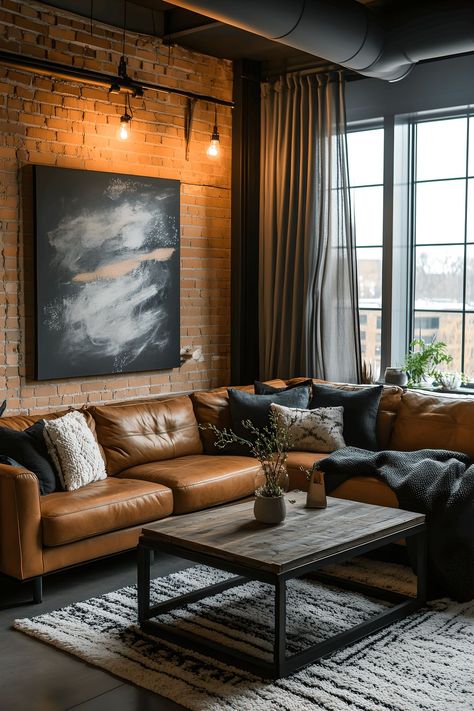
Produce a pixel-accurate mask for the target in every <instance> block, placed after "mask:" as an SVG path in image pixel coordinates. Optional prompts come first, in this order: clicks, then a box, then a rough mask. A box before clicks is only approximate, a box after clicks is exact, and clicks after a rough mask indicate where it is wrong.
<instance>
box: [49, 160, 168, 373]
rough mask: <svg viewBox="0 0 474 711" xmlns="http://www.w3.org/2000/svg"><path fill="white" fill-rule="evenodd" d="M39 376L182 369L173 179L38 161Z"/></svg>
mask: <svg viewBox="0 0 474 711" xmlns="http://www.w3.org/2000/svg"><path fill="white" fill-rule="evenodd" d="M35 204H36V377H37V379H38V380H47V379H52V378H67V377H78V376H87V375H101V374H112V373H128V372H136V371H144V370H159V369H163V368H173V367H175V366H177V365H179V360H180V358H179V181H177V180H163V179H158V178H147V177H139V176H134V175H121V174H117V173H99V172H95V171H85V170H70V169H67V168H50V167H45V166H35Z"/></svg>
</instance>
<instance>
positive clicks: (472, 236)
mask: <svg viewBox="0 0 474 711" xmlns="http://www.w3.org/2000/svg"><path fill="white" fill-rule="evenodd" d="M472 140H473V141H474V136H473V137H472ZM472 152H473V154H474V146H473V148H472ZM466 239H467V241H468V242H474V178H470V179H469V180H468V181H467V236H466Z"/></svg>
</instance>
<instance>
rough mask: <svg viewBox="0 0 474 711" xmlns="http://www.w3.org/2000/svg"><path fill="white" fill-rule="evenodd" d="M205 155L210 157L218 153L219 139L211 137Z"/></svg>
mask: <svg viewBox="0 0 474 711" xmlns="http://www.w3.org/2000/svg"><path fill="white" fill-rule="evenodd" d="M207 155H208V156H211V157H213V158H214V157H215V156H218V155H219V139H217V140H216V139H214V138H213V139H212V140H211V142H210V144H209V148H208V149H207Z"/></svg>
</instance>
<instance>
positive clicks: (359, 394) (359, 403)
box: [309, 385, 383, 451]
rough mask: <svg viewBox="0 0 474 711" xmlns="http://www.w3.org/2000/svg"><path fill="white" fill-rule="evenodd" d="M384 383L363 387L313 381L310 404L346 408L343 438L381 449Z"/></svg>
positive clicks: (310, 405)
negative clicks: (347, 387) (379, 425)
mask: <svg viewBox="0 0 474 711" xmlns="http://www.w3.org/2000/svg"><path fill="white" fill-rule="evenodd" d="M382 390H383V385H376V386H375V387H373V388H361V389H360V390H352V391H350V390H340V389H339V388H335V387H331V386H330V385H313V397H312V399H311V402H310V404H309V407H310V409H311V410H313V409H314V408H316V407H318V408H319V407H338V406H342V407H343V408H344V439H345V441H346V444H347V446H348V447H360V448H361V449H371V450H374V451H375V450H376V449H378V443H377V434H376V426H377V413H378V410H379V402H380V398H381V396H382Z"/></svg>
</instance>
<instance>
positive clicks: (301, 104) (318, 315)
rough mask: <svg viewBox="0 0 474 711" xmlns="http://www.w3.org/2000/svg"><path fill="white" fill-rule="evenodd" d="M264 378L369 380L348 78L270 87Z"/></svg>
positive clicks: (266, 103)
mask: <svg viewBox="0 0 474 711" xmlns="http://www.w3.org/2000/svg"><path fill="white" fill-rule="evenodd" d="M261 108H262V148H261V185H260V249H259V254H260V257H259V330H260V377H261V378H265V379H268V378H272V377H277V376H278V377H281V378H284V377H287V378H288V377H293V376H296V375H308V376H312V377H318V378H323V379H325V380H336V381H337V380H339V381H346V382H360V379H361V352H360V338H359V320H358V312H357V265H356V252H355V235H354V229H353V220H352V218H351V205H350V189H349V176H348V165H347V140H346V122H345V103H344V80H343V76H342V73H341V72H335V73H331V74H328V75H326V74H325V75H320V74H318V75H307V76H296V75H290V76H286V77H284V78H282V79H280V80H278V81H277V82H275V83H265V84H263V85H262V107H261Z"/></svg>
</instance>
